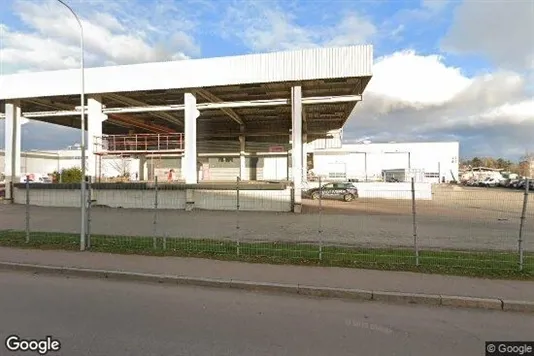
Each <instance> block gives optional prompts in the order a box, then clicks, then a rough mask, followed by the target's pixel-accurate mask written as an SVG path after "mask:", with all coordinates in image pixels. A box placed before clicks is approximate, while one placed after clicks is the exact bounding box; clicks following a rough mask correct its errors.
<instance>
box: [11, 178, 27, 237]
mask: <svg viewBox="0 0 534 356" xmlns="http://www.w3.org/2000/svg"><path fill="white" fill-rule="evenodd" d="M11 192H13V190H11ZM11 195H13V193H11ZM26 243H30V176H29V175H27V176H26Z"/></svg>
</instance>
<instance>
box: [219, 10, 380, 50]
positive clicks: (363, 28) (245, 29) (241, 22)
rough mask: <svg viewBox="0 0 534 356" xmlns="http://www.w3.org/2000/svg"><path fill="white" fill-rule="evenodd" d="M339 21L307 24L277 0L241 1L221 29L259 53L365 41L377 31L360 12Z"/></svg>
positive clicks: (350, 13)
mask: <svg viewBox="0 0 534 356" xmlns="http://www.w3.org/2000/svg"><path fill="white" fill-rule="evenodd" d="M338 20H339V22H338V23H337V24H336V25H334V26H331V27H325V26H321V25H317V24H314V23H313V21H310V22H308V21H307V23H311V24H309V25H308V24H306V25H304V24H301V23H299V22H298V21H297V18H296V16H295V15H294V14H293V13H292V12H291V11H290V10H288V9H282V8H281V7H279V6H277V5H276V3H274V2H269V3H266V2H265V3H264V2H261V1H258V2H237V3H235V4H232V5H230V6H228V7H227V8H226V16H225V18H224V19H223V21H222V22H221V28H222V32H223V35H225V36H226V37H234V38H237V39H238V40H240V41H241V42H243V44H244V45H245V46H247V47H248V48H250V49H252V50H253V51H257V52H262V51H264V52H265V51H277V50H292V49H302V48H310V47H318V46H347V45H354V44H362V43H367V42H368V41H369V40H370V39H371V38H372V37H373V36H374V35H375V34H376V33H377V29H376V27H375V25H374V24H373V23H372V21H371V20H370V19H368V18H366V17H364V16H362V15H360V14H358V13H356V12H348V13H346V14H345V15H344V16H343V17H341V18H340V19H338Z"/></svg>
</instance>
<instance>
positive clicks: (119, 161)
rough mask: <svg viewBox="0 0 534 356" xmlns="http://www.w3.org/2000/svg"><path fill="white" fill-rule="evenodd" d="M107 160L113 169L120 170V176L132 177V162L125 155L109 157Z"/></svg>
mask: <svg viewBox="0 0 534 356" xmlns="http://www.w3.org/2000/svg"><path fill="white" fill-rule="evenodd" d="M106 161H107V162H106V163H107V164H108V165H109V167H110V168H111V169H113V170H114V171H115V172H118V175H119V176H120V177H124V178H129V177H130V164H129V161H128V160H126V159H124V157H123V156H120V157H118V158H108V159H107V160H106Z"/></svg>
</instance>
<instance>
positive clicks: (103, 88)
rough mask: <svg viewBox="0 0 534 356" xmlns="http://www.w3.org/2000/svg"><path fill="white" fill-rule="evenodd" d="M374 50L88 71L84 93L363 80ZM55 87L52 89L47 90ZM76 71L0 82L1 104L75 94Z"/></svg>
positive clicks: (290, 53) (351, 48) (300, 52)
mask: <svg viewBox="0 0 534 356" xmlns="http://www.w3.org/2000/svg"><path fill="white" fill-rule="evenodd" d="M372 66H373V46H371V45H361V46H349V47H337V48H314V49H305V50H298V51H287V52H275V53H263V54H250V55H242V56H234V57H219V58H205V59H194V60H182V61H173V62H160V63H143V64H134V65H122V66H113V67H101V68H90V69H87V70H86V71H85V79H86V83H85V91H86V93H87V94H101V93H112V92H128V91H136V90H163V89H183V88H200V87H213V86H222V85H239V84H250V83H270V82H285V81H304V80H315V79H331V78H350V77H367V76H371V75H372ZM51 83H53V85H51ZM79 85H80V84H79V70H78V69H69V70H60V71H52V72H40V73H19V74H12V75H5V76H1V77H0V88H2V91H1V92H0V99H19V98H20V99H22V98H32V97H43V96H59V95H71V94H77V93H79Z"/></svg>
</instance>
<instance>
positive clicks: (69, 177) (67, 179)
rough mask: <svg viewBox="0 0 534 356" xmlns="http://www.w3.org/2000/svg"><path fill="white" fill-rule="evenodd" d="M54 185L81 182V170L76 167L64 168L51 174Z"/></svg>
mask: <svg viewBox="0 0 534 356" xmlns="http://www.w3.org/2000/svg"><path fill="white" fill-rule="evenodd" d="M52 174H53V176H54V178H53V179H54V183H79V182H81V181H82V170H81V169H80V168H77V167H72V168H66V169H63V170H61V173H60V172H57V171H56V172H54V173H52Z"/></svg>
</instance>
